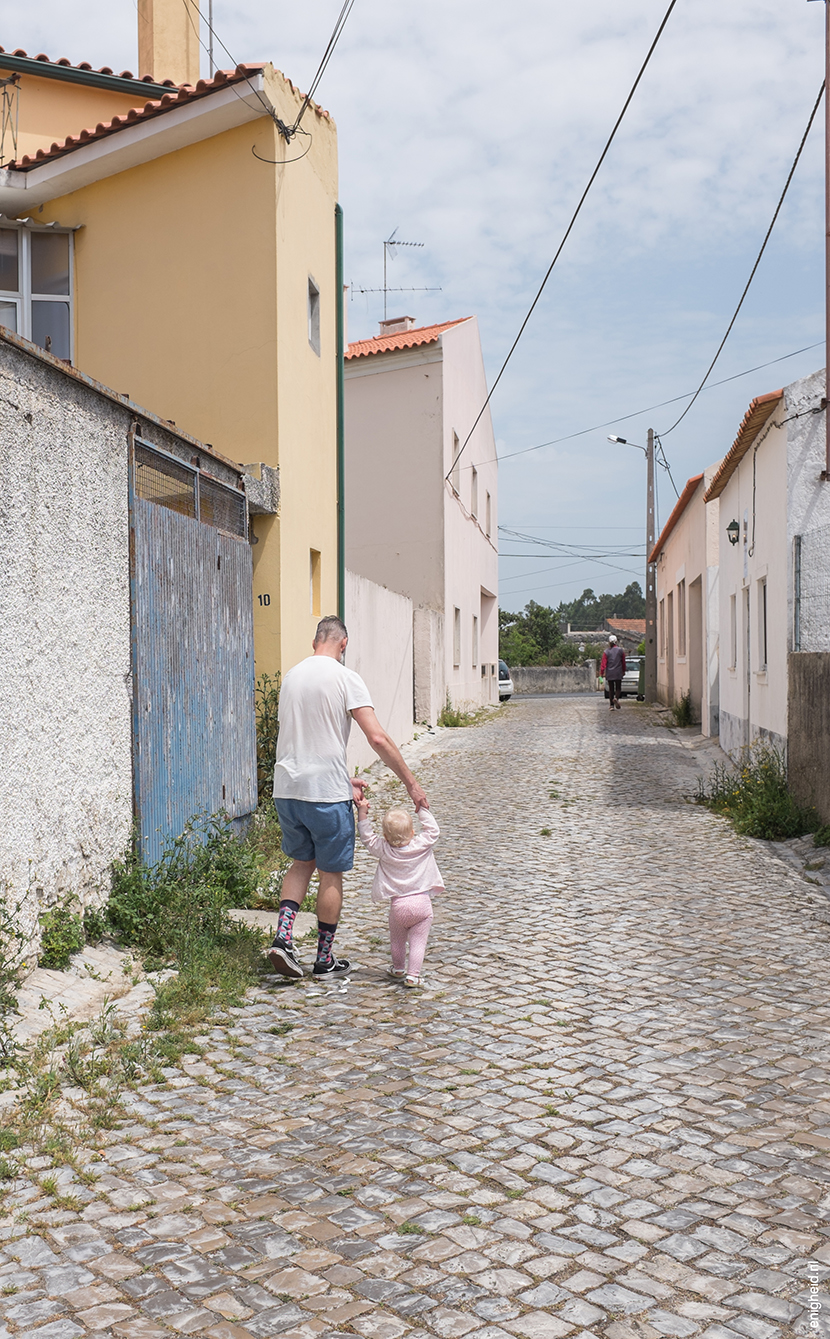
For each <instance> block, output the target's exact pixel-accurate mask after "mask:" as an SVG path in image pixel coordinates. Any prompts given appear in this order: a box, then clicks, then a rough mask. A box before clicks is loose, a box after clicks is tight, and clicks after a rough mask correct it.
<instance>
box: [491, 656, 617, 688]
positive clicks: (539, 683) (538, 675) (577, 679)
mask: <svg viewBox="0 0 830 1339" xmlns="http://www.w3.org/2000/svg"><path fill="white" fill-rule="evenodd" d="M510 677H511V679H512V680H513V689H514V691H515V693H516V695H517V696H521V694H522V693H595V692H596V690H597V667H596V661H595V660H591V661H589V662H588V664H587V665H528V666H521V665H517V666H516V668H515V669H514V668H513V667H511V669H510Z"/></svg>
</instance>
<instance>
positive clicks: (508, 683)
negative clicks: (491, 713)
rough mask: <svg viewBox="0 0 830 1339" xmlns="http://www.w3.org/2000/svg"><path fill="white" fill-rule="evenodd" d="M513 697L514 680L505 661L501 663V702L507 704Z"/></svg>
mask: <svg viewBox="0 0 830 1339" xmlns="http://www.w3.org/2000/svg"><path fill="white" fill-rule="evenodd" d="M512 696H513V680H512V679H511V677H510V670H509V669H508V668H507V664H506V662H505V661H504V660H500V661H499V702H506V701H507V700H508V698H511V697H512Z"/></svg>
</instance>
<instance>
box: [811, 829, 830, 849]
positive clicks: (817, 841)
mask: <svg viewBox="0 0 830 1339" xmlns="http://www.w3.org/2000/svg"><path fill="white" fill-rule="evenodd" d="M813 845H814V846H830V823H825V824H824V826H823V827H821V828H819V829H818V831H817V832H815V833H814V834H813Z"/></svg>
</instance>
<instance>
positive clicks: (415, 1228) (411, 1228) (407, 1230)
mask: <svg viewBox="0 0 830 1339" xmlns="http://www.w3.org/2000/svg"><path fill="white" fill-rule="evenodd" d="M395 1231H396V1232H397V1234H398V1236H399V1237H406V1236H409V1235H410V1234H415V1233H417V1234H418V1236H421V1237H425V1236H426V1235H427V1230H426V1228H425V1227H421V1225H420V1223H398V1226H397V1227H396V1228H395Z"/></svg>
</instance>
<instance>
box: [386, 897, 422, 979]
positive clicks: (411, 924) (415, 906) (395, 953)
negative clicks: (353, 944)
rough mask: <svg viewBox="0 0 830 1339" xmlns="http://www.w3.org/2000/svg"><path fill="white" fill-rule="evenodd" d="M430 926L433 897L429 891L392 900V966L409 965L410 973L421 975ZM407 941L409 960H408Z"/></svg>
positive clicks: (397, 968) (390, 917)
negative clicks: (407, 952)
mask: <svg viewBox="0 0 830 1339" xmlns="http://www.w3.org/2000/svg"><path fill="white" fill-rule="evenodd" d="M431 925H432V898H431V897H429V895H428V894H427V893H416V894H415V895H414V896H412V897H393V898H392V899H391V901H390V903H389V939H390V941H391V947H392V966H393V968H394V970H395V971H396V972H402V971H403V970H404V968H406V971H407V972H408V973H409V975H410V976H420V975H421V968H422V967H423V965H424V954H425V953H426V947H427V940H428V939H429V928H430V926H431ZM407 941H408V942H409V963H407V961H406V945H407Z"/></svg>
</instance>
